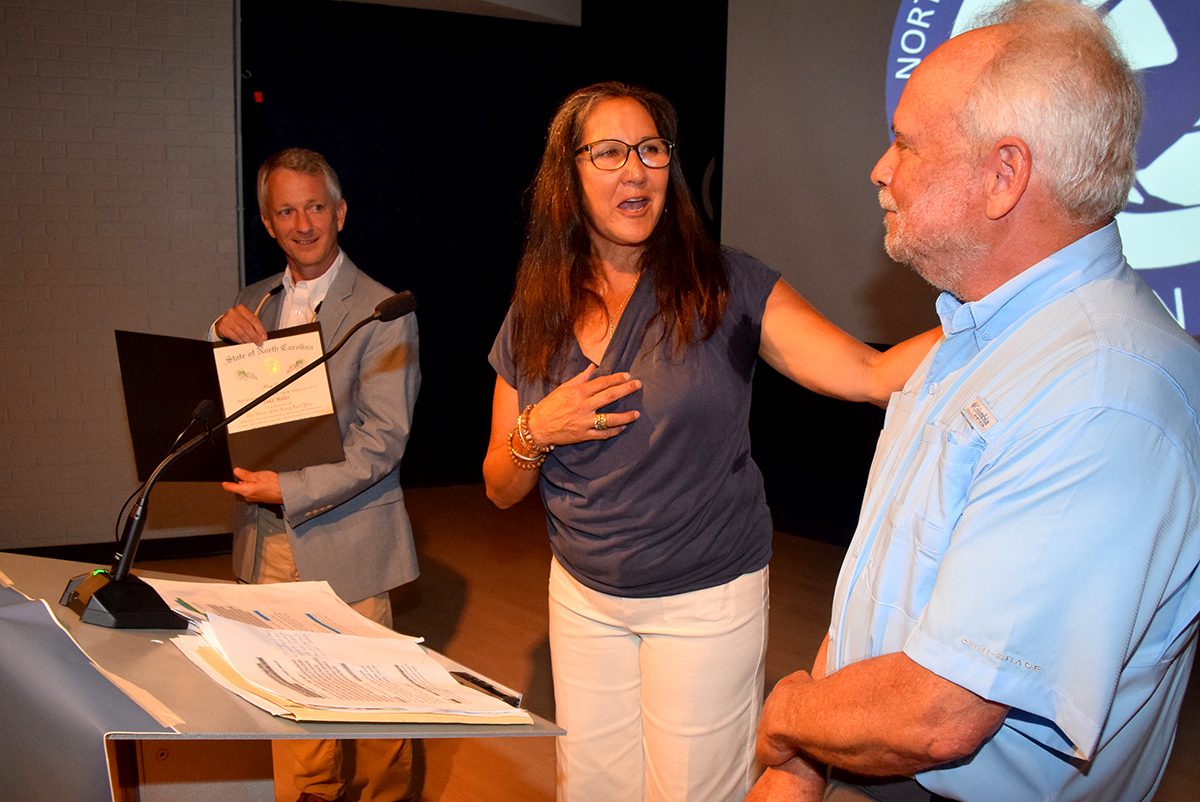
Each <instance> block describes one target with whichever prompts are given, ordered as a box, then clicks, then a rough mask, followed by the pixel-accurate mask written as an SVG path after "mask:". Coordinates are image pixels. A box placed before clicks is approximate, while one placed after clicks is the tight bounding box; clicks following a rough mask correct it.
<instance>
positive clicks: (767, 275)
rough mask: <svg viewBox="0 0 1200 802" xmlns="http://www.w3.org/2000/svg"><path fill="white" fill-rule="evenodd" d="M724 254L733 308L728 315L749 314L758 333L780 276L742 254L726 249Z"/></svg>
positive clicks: (728, 311)
mask: <svg viewBox="0 0 1200 802" xmlns="http://www.w3.org/2000/svg"><path fill="white" fill-rule="evenodd" d="M723 255H724V257H725V265H726V269H727V270H728V274H729V288H730V292H729V298H730V301H729V303H730V309H728V310H727V311H726V314H727V315H729V314H731V313H732V314H733V315H734V316H735V317H736V316H740V315H745V316H746V317H748V318H749V320H750V321H752V322H753V324H754V327H755V330H756V331H760V330H761V329H762V319H763V313H764V312H766V309H767V298H768V297H769V296H770V295H771V291H772V290H774V289H775V284H776V282H778V281H779V276H780V273H779V271H778V270H775V269H773V268H771V267H768V266H767V265H766V264H764V263H763V262H760V261H759V260H757V259H755V258H754V257H753V256H750V255H749V254H746V253H743V252H741V251H736V250H733V249H730V248H726V249H724V251H723Z"/></svg>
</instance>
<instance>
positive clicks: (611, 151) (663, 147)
mask: <svg viewBox="0 0 1200 802" xmlns="http://www.w3.org/2000/svg"><path fill="white" fill-rule="evenodd" d="M674 149H675V143H674V142H672V141H670V140H669V139H663V138H662V137H654V138H653V139H643V140H642V141H641V142H639V143H637V144H636V145H630V144H629V143H628V142H622V141H621V140H619V139H601V140H599V141H597V142H592V143H591V144H588V145H584V146H583V147H581V148H579V149H578V150H576V151H575V155H576V156H578V155H579V154H580V153H583V152H585V151H586V152H587V155H588V156H589V157H590V158H591V160H592V164H594V165H596V166H597V167H598V168H600V169H601V170H620V169H621V168H622V167H624V166H625V162H627V161H629V153H630V151H636V152H637V155H638V159H640V160H641V162H642V164H644V165H646V166H647V167H650V168H652V169H659V168H662V167H666V166H667V165H668V164H670V163H671V151H673V150H674Z"/></svg>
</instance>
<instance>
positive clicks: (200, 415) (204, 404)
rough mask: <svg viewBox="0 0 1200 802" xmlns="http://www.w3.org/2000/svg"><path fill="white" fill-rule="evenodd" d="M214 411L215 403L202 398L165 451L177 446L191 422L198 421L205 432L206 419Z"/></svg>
mask: <svg viewBox="0 0 1200 802" xmlns="http://www.w3.org/2000/svg"><path fill="white" fill-rule="evenodd" d="M216 411H217V405H216V404H214V403H213V402H212V401H210V400H209V399H207V398H206V399H204V400H203V401H201V402H200V403H199V404H197V405H196V409H195V411H194V412H192V419H191V420H190V421H188V425H187V426H184V427H183V431H181V432H180V433H179V436H178V437H176V438H175V442H174V443H171V447H170V448H168V449H167V453H168V454H170V453H171V452H172V451H174V450H175V449H176V448H179V444H180V443H182V442H183V437H184V435H186V434H187V433H188V432H189V431H191V428H192V424H193V423H199V424H200V425H201V426H203V427H204V431H206V432H207V431H208V419H209V418H211V417H212V416H213V415H214V414H216Z"/></svg>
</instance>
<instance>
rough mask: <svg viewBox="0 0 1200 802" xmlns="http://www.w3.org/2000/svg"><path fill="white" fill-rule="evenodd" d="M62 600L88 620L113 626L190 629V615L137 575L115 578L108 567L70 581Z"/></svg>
mask: <svg viewBox="0 0 1200 802" xmlns="http://www.w3.org/2000/svg"><path fill="white" fill-rule="evenodd" d="M59 604H61V605H62V606H64V607H69V608H70V609H72V610H74V611H75V612H76V613H77V614H78V615H79V620H80V621H83V622H84V623H85V624H95V625H96V626H100V627H109V628H112V629H187V625H188V624H187V619H186V618H184V617H183V616H181V615H179V614H178V613H176V612H175V611H173V610H172V609H171V608H170V607H168V606H167V603H166V602H164V601H163V600H162V598H161V597H160V596H159V595H158V593H156V592H155V591H154V588H152V587H150V586H149V585H147V584H146V583H145V582H143V581H142V580H140V579H138V578H137V577H136V576H134V575H132V574H130V575H128V576H126V577H125V578H124V579H120V580H115V579H113V578H112V576H111V575H110V574H109V572H108V571H93V572H92V573H88V574H83V575H81V576H77V577H74V578H73V579H71V581H69V582H68V583H67V587H66V589H65V590H64V591H63V595H62V598H61V599H59Z"/></svg>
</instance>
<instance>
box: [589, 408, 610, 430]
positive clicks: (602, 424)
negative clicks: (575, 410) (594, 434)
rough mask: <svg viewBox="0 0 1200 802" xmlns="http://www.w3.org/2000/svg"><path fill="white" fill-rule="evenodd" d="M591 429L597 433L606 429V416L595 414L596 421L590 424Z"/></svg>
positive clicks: (600, 413) (599, 413)
mask: <svg viewBox="0 0 1200 802" xmlns="http://www.w3.org/2000/svg"><path fill="white" fill-rule="evenodd" d="M592 428H593V429H595V430H596V431H598V432H602V431H604V430H605V429H607V428H608V416H607V415H605V414H604V413H603V412H597V413H596V420H595V422H594V423H592Z"/></svg>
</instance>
